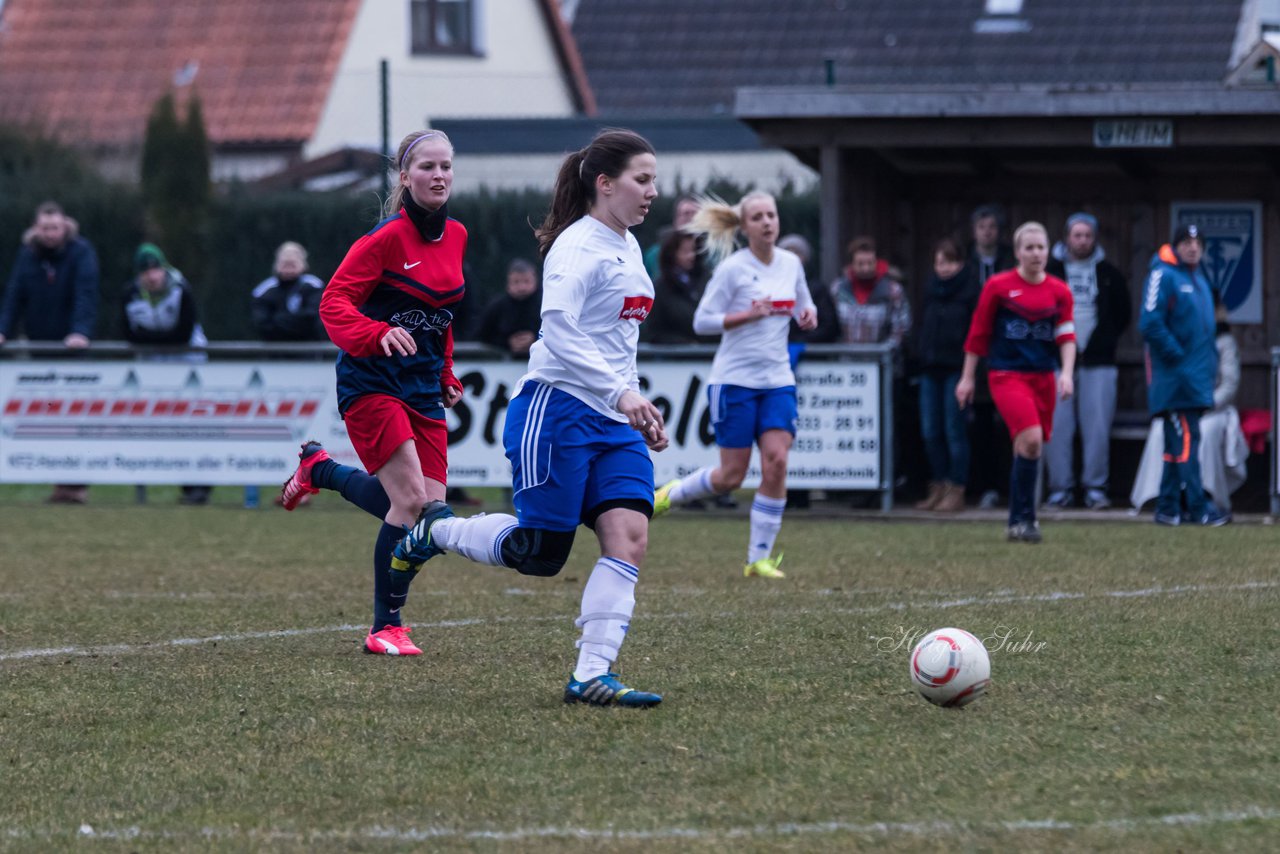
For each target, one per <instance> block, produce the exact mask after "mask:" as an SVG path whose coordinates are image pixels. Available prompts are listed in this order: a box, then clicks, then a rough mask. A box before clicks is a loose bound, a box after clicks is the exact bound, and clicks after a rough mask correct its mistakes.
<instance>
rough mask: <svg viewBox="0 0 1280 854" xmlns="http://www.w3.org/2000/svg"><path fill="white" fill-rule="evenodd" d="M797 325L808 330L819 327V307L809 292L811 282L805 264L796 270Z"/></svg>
mask: <svg viewBox="0 0 1280 854" xmlns="http://www.w3.org/2000/svg"><path fill="white" fill-rule="evenodd" d="M794 316H795V319H796V325H797V326H799V327H800V328H801V329H803V330H805V331H806V332H807V331H809V330H811V329H817V328H818V307H817V306H816V305H814V303H813V294H811V293H809V282H808V280H806V279H805V277H804V266H803V265H801V266H800V268H799V270H798V271H797V272H796V310H795V315H794Z"/></svg>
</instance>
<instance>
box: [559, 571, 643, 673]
mask: <svg viewBox="0 0 1280 854" xmlns="http://www.w3.org/2000/svg"><path fill="white" fill-rule="evenodd" d="M639 572H640V571H639V570H638V569H637V568H636V567H634V566H632V565H631V564H629V563H627V562H626V561H625V560H618V559H617V558H616V557H602V558H600V560H598V561H596V565H595V566H594V567H593V568H592V570H591V577H590V578H588V579H587V586H586V587H585V588H583V590H582V616H581V617H579V618H578V619H577V620H576V621H575V623H574V625H576V626H578V627H579V628H581V629H582V637H580V638H579V639H578V642H577V647H578V666H577V668H576V669H575V670H574V671H573V678H574V679H577V680H578V681H579V682H586V681H587V680H588V679H594V678H595V677H597V676H603V675H604V674H606V673H608V672H609V670H610V668H611V667H612V666H613V662H614V661H615V660H616V659H617V658H618V650H619V649H621V648H622V639H623V638H625V637H626V636H627V629H628V628H629V627H630V625H631V612H632V611H633V610H635V607H636V579H637V578H638V577H639Z"/></svg>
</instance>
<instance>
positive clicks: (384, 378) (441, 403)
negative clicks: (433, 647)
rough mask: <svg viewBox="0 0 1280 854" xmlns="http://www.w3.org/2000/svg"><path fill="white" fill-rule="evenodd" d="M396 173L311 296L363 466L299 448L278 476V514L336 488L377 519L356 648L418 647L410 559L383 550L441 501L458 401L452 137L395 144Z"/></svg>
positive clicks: (412, 650) (458, 240) (462, 244)
mask: <svg viewBox="0 0 1280 854" xmlns="http://www.w3.org/2000/svg"><path fill="white" fill-rule="evenodd" d="M396 163H397V165H398V166H399V168H400V180H399V183H398V184H397V185H396V187H395V190H394V191H393V192H392V193H391V196H390V197H389V198H388V200H387V205H386V209H385V211H384V213H385V215H386V218H385V219H383V220H382V221H381V222H379V223H378V224H377V226H375V227H374V229H373V230H372V231H370V232H369V233H368V234H366V235H365V236H364V237H361V238H360V239H359V240H357V241H356V242H355V244H354V245H353V246H352V247H351V249H350V251H348V252H347V257H346V258H345V259H343V261H342V264H341V265H340V266H339V267H338V271H337V272H336V273H334V274H333V278H332V279H331V280H330V281H329V285H328V287H326V288H325V291H324V296H323V297H322V298H321V301H320V318H321V320H323V321H324V326H325V330H326V331H327V332H328V334H329V337H330V338H331V339H332V340H333V342H334V343H335V344H337V345H338V347H339V348H341V350H342V353H341V354H340V355H339V356H338V363H337V371H338V409H339V410H340V411H341V412H342V417H343V421H344V422H345V423H346V427H347V435H348V436H349V437H350V439H351V444H352V446H353V447H354V448H355V449H356V453H357V454H359V456H360V461H361V462H362V463H364V466H365V469H366V471H361V470H359V469H355V468H352V467H350V466H343V465H339V464H338V463H336V462H334V461H333V460H331V459H329V455H328V454H327V453H326V452H325V451H324V449H323V448H322V447H321V446H320V444H319V443H318V442H308V443H306V444H304V445H303V446H302V453H301V454H300V455H299V456H300V459H301V462H300V463H299V465H298V469H297V471H295V472H294V473H293V476H292V477H290V478H289V480H288V481H286V482H285V484H284V490H283V494H282V503H283V505H284V507H285V509H287V510H292V509H293V508H294V507H296V506H297V504H298V502H299V501H300V500H301V498H302V496H303V495H305V494H307V493H314V492H317V491H319V490H320V489H322V488H323V489H333V490H336V491H338V492H341V493H342V495H343V497H344V498H346V499H347V500H348V501H350V502H351V503H353V504H355V505H356V506H358V507H360V508H361V509H363V510H366V511H367V512H369V513H372V514H373V515H375V516H377V517H379V518H380V519H382V520H383V525H382V528H381V530H380V531H379V532H378V537H377V540H376V541H375V544H374V550H373V590H374V604H373V627H372V628H371V629H370V631H369V635H368V637H366V638H365V644H364V646H365V650H366V651H367V652H371V653H376V654H380V655H419V654H421V652H422V650H420V649H419V648H418V647H417V646H415V645H414V644H413V642H412V641H410V640H409V637H408V633H409V629H408V628H407V627H405V626H403V625H401V621H400V609H401V607H402V606H403V605H404V603H405V600H406V599H407V597H408V595H409V584H410V583H411V582H412V581H413V577H414V576H415V575H416V574H417V572H418V566H417V565H414V564H410V563H405V562H398V561H393V559H392V552H393V551H394V549H395V546H396V543H397V542H399V540H400V539H401V538H402V537H403V536H404V534H405V530H406V529H407V528H408V527H410V526H411V525H413V524H414V522H415V521H416V520H417V519H418V515H419V513H421V512H424V508H434V507H437V506H438V505H442V504H443V501H444V496H445V481H446V477H447V472H448V465H447V462H446V456H445V455H446V445H447V436H448V433H447V430H446V428H445V421H444V411H445V409H446V408H449V407H452V406H453V405H454V404H455V403H457V402H458V400H459V399H460V398H461V397H462V386H461V384H460V383H459V382H458V380H457V378H455V377H454V375H453V327H452V322H453V311H452V309H451V307H456V305H457V303H458V302H460V301H461V300H462V295H463V289H464V284H463V276H462V256H463V253H464V252H465V251H466V246H467V230H466V229H465V228H463V226H462V224H461V223H460V222H458V221H457V220H454V219H450V218H449V215H448V210H447V202H448V200H449V193H450V191H451V189H452V187H453V145H452V144H451V143H450V142H449V138H448V137H447V136H445V135H444V134H443V133H441V132H440V131H416V132H414V133H411V134H409V135H408V136H406V137H405V138H404V140H403V141H402V142H401V143H400V149H399V152H398V153H397V158H396Z"/></svg>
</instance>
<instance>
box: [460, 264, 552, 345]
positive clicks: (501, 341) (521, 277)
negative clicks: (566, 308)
mask: <svg viewBox="0 0 1280 854" xmlns="http://www.w3.org/2000/svg"><path fill="white" fill-rule="evenodd" d="M541 326H542V292H541V290H540V289H539V288H538V270H537V268H535V267H534V266H533V264H531V263H529V262H528V261H526V260H525V259H523V258H517V259H515V260H514V261H512V262H511V263H510V264H509V265H507V286H506V292H505V293H502V294H499V295H498V296H496V297H494V298H493V299H492V300H491V301H490V302H489V304H488V305H487V306H485V309H484V314H482V315H481V316H480V324H479V326H478V327H477V328H476V339H477V340H479V341H481V342H483V343H485V344H488V345H489V346H490V347H496V348H497V349H499V350H504V351H506V352H507V353H510V354H511V355H513V356H518V357H520V358H525V357H527V356H528V355H529V348H530V347H531V346H533V342H534V341H536V340H537V338H538V330H539V329H540V328H541Z"/></svg>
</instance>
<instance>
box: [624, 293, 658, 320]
mask: <svg viewBox="0 0 1280 854" xmlns="http://www.w3.org/2000/svg"><path fill="white" fill-rule="evenodd" d="M652 310H653V297H624V298H623V300H622V311H620V312H618V319H619V320H634V321H636V322H637V323H644V319H645V318H646V317H648V316H649V312H650V311H652Z"/></svg>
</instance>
